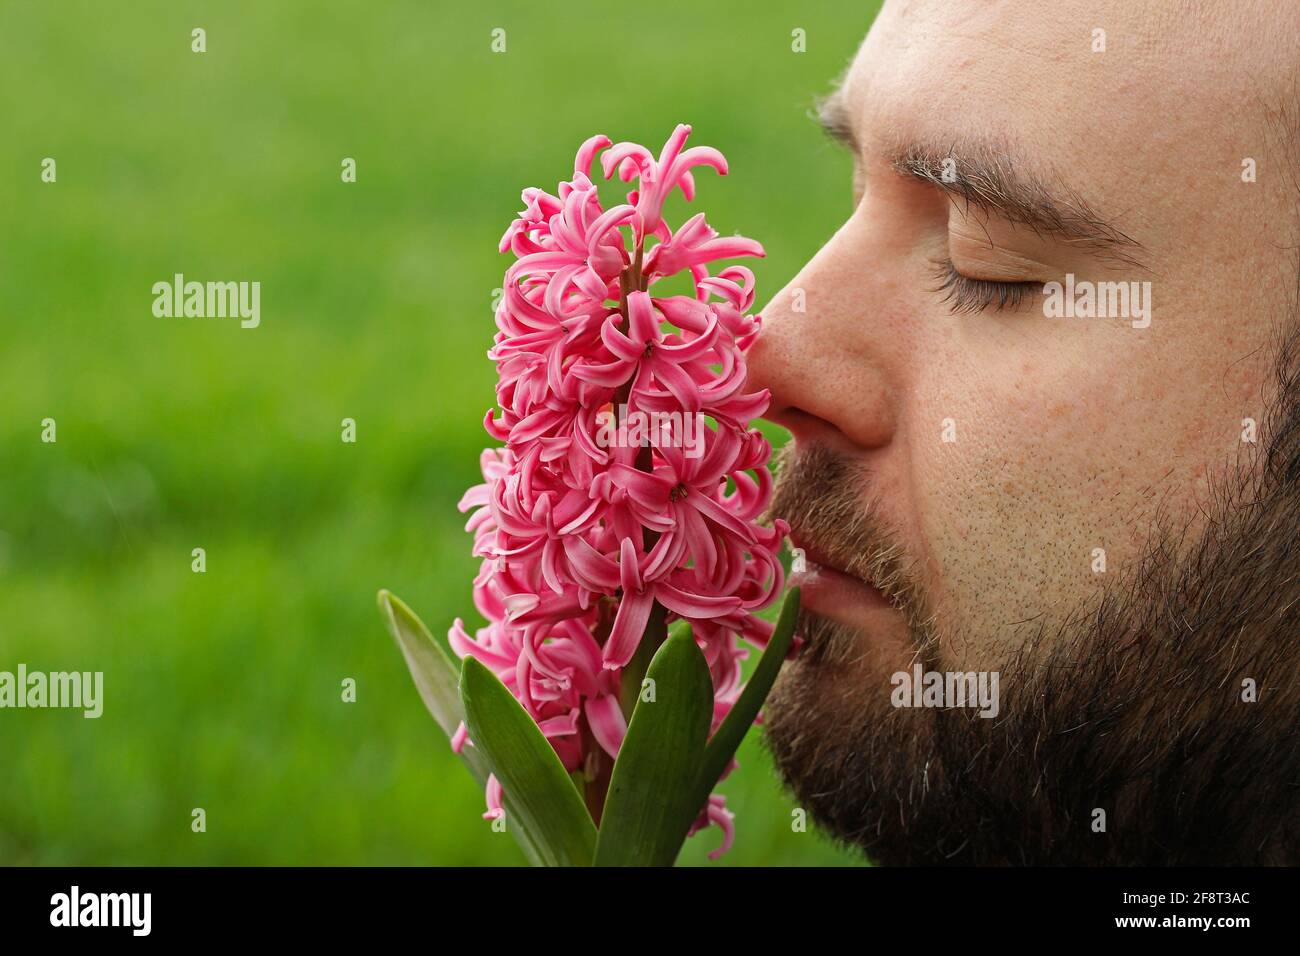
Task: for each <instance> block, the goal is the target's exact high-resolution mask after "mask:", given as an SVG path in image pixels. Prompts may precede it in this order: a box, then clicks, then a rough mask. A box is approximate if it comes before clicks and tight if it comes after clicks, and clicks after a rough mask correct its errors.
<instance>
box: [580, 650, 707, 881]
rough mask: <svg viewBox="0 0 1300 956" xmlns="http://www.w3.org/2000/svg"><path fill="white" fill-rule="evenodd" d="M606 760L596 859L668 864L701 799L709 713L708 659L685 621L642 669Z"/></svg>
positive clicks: (605, 862) (601, 863) (604, 862)
mask: <svg viewBox="0 0 1300 956" xmlns="http://www.w3.org/2000/svg"><path fill="white" fill-rule="evenodd" d="M646 676H647V677H649V678H650V679H651V680H653V681H654V693H655V699H654V700H653V701H648V700H645V699H644V698H643V699H640V700H638V702H637V705H636V709H635V710H633V712H632V720H631V722H630V723H629V724H628V728H627V736H626V737H624V739H623V745H622V747H621V748H620V749H619V752H618V760H616V761H615V763H614V773H613V776H612V777H611V778H610V784H609V795H608V796H607V797H606V799H605V810H604V813H603V814H602V815H601V821H600V837H599V839H598V841H597V843H596V865H597V866H672V865H673V861H674V860H676V859H677V853H678V851H679V850H680V849H681V846H682V842H683V841H684V840H685V839H686V833H687V831H688V830H689V829H690V827H691V823H692V821H694V819H695V816H696V814H697V813H698V812H699V809H700V807H701V806H702V805H703V801H694V800H693V797H692V794H693V793H694V791H695V789H696V788H695V782H696V781H697V780H698V779H699V775H700V767H701V761H702V759H703V756H704V743H705V741H706V740H707V739H708V735H709V723H710V720H711V717H712V714H713V680H712V678H711V677H710V676H709V665H708V663H707V662H706V661H705V660H704V655H703V654H702V653H701V652H700V649H699V647H697V646H696V644H695V639H694V638H693V637H691V634H690V630H689V628H687V629H679V628H674V629H673V634H672V636H671V637H669V638H668V639H667V640H666V641H664V643H663V645H662V646H661V647H660V648H659V650H658V652H657V653H656V654H655V656H654V659H653V660H651V662H650V668H649V670H648V671H647V674H646Z"/></svg>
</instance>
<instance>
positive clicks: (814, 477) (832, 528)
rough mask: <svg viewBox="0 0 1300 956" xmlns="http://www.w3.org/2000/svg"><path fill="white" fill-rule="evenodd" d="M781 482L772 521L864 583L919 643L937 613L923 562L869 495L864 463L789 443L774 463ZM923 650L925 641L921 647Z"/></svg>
mask: <svg viewBox="0 0 1300 956" xmlns="http://www.w3.org/2000/svg"><path fill="white" fill-rule="evenodd" d="M775 464H776V470H777V481H776V489H775V492H774V494H773V497H772V503H771V506H770V507H769V515H768V517H769V518H783V519H784V520H785V521H786V522H787V523H788V524H789V525H790V529H791V537H792V538H794V539H795V540H796V541H797V542H798V544H799V545H801V546H803V547H804V548H806V549H807V550H809V551H811V552H816V554H817V557H818V558H819V559H821V560H819V561H818V562H817V563H819V564H827V565H830V566H832V567H834V568H836V569H838V570H841V571H843V572H845V573H846V574H849V575H852V576H853V577H856V578H858V579H859V580H862V581H865V582H866V583H868V584H870V585H871V586H872V587H874V588H876V590H878V591H880V593H881V594H883V595H884V596H885V597H886V599H888V600H889V601H890V603H892V604H893V605H894V606H895V607H897V608H898V609H899V610H901V611H902V612H903V613H904V615H905V616H906V619H907V622H908V626H909V629H910V630H911V632H912V633H913V635H916V636H917V637H918V639H919V638H920V637H921V636H922V635H925V634H927V633H928V632H929V630H930V628H931V625H932V622H933V614H932V613H931V611H930V602H929V600H928V598H927V596H926V591H925V589H924V588H923V587H922V585H921V583H920V581H919V579H918V576H917V574H916V567H917V562H916V561H915V560H914V559H913V558H912V557H911V556H910V554H909V553H908V551H907V549H906V548H905V547H904V546H903V545H902V543H901V541H900V536H899V535H898V534H897V533H896V532H895V530H894V529H893V528H892V527H891V526H890V524H889V522H888V521H887V519H886V518H885V516H884V514H883V513H882V510H881V508H880V505H879V501H878V500H877V499H874V498H872V497H871V496H870V482H871V475H870V472H869V471H868V469H867V468H866V467H865V466H864V465H862V464H861V463H860V462H857V461H854V460H853V459H851V458H849V457H848V456H846V455H842V454H839V453H837V452H835V451H832V450H831V449H829V448H827V447H826V446H824V445H811V446H809V447H806V448H799V447H797V446H795V445H794V444H793V443H791V444H787V445H786V446H785V447H783V448H782V449H781V450H780V451H779V452H778V453H777V455H776V458H775ZM918 643H919V641H918Z"/></svg>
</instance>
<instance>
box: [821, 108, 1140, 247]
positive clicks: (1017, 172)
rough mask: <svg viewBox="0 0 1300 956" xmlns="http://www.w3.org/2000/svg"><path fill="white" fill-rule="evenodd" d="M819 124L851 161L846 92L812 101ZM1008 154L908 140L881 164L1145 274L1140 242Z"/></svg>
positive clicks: (853, 147)
mask: <svg viewBox="0 0 1300 956" xmlns="http://www.w3.org/2000/svg"><path fill="white" fill-rule="evenodd" d="M817 122H818V124H819V125H820V126H821V128H822V130H823V131H825V133H826V135H827V136H829V137H830V138H831V139H832V140H834V141H835V142H837V143H839V144H840V145H841V146H843V147H844V148H846V149H847V150H849V151H850V152H851V153H852V154H853V155H854V156H855V157H860V156H861V155H862V148H861V146H860V144H859V143H858V138H857V135H856V133H855V132H854V129H853V122H852V117H851V114H850V112H849V110H848V107H847V105H846V104H845V102H844V92H843V88H842V87H841V88H837V89H836V90H835V91H834V92H833V93H831V94H830V95H829V96H826V97H823V98H821V99H819V100H818V101H817ZM1012 155H1013V154H1012V152H1011V151H1010V150H1009V149H1007V148H1005V147H1002V146H1001V145H999V144H996V143H992V142H989V141H986V140H958V141H953V142H950V143H948V144H946V145H939V144H937V143H925V142H905V143H901V144H899V145H897V146H896V147H894V148H893V149H890V150H887V152H886V159H887V160H888V162H889V164H890V165H891V166H892V167H893V168H894V170H895V171H896V172H898V173H900V174H902V175H904V176H908V177H910V178H912V179H916V180H919V181H921V182H925V183H929V184H930V185H932V186H935V187H937V188H939V189H941V190H943V191H944V192H945V193H947V194H948V195H949V196H950V197H951V198H953V199H954V200H961V201H962V202H963V203H964V204H965V205H966V207H967V208H969V206H970V205H971V204H974V205H976V206H978V207H980V208H983V209H987V210H993V211H996V212H997V213H998V214H1000V215H1001V216H1002V218H1004V219H1006V220H1007V221H1008V222H1012V223H1017V224H1019V225H1023V226H1027V227H1028V228H1030V229H1032V230H1033V231H1034V232H1035V233H1037V234H1039V235H1046V236H1051V237H1053V238H1056V239H1059V240H1061V241H1063V242H1066V243H1069V244H1071V245H1074V246H1078V247H1080V248H1082V249H1084V250H1086V251H1088V252H1091V253H1094V254H1097V255H1099V256H1101V257H1104V258H1109V259H1114V260H1116V261H1119V262H1123V263H1125V264H1127V265H1132V266H1136V267H1138V268H1142V269H1145V268H1146V266H1145V265H1144V264H1143V263H1142V261H1141V260H1140V259H1139V254H1140V253H1141V252H1142V251H1143V247H1142V244H1141V243H1140V242H1138V241H1137V240H1136V239H1134V238H1133V237H1132V236H1130V235H1128V234H1127V233H1125V232H1124V231H1123V230H1121V229H1120V228H1119V227H1118V226H1116V225H1115V224H1114V223H1113V222H1111V221H1108V220H1107V219H1106V218H1104V217H1103V216H1102V215H1101V214H1099V213H1098V212H1097V211H1096V210H1095V209H1094V208H1093V207H1092V205H1091V204H1089V203H1088V202H1087V201H1086V200H1085V199H1084V198H1083V197H1082V196H1080V195H1079V194H1078V193H1077V192H1075V191H1074V190H1072V189H1070V188H1068V187H1065V186H1064V185H1055V187H1054V188H1053V185H1052V184H1049V182H1048V181H1047V180H1046V179H1045V178H1043V177H1041V176H1038V175H1036V174H1034V173H1033V172H1031V171H1029V170H1028V169H1026V168H1025V167H1024V165H1023V164H1021V163H1017V162H1016V161H1015V160H1014V159H1013V158H1012Z"/></svg>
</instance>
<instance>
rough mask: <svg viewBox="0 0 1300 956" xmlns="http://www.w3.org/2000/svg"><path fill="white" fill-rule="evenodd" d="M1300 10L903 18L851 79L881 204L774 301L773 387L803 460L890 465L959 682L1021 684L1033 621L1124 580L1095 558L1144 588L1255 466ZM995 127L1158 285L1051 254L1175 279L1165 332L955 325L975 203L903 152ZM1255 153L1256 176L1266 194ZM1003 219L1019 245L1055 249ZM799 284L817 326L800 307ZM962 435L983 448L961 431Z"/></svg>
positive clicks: (768, 375) (767, 346)
mask: <svg viewBox="0 0 1300 956" xmlns="http://www.w3.org/2000/svg"><path fill="white" fill-rule="evenodd" d="M1286 10H1287V8H1286V6H1285V5H1279V4H1268V3H1260V4H1248V3H1243V4H1232V5H1228V8H1224V9H1218V10H1213V11H1204V10H1201V11H1198V12H1197V13H1196V14H1195V15H1190V14H1185V13H1184V14H1175V13H1171V12H1170V10H1169V8H1168V6H1167V5H1164V4H1161V3H1141V2H1133V0H1124V2H1106V3H1100V4H1098V3H1093V2H1087V3H1084V2H1073V0H1070V2H1061V3H1055V4H1053V12H1052V15H1051V16H1044V15H1043V11H1042V9H1041V5H1040V4H1038V3H1030V2H1023V3H1018V2H1010V3H998V4H988V5H984V4H953V3H950V2H946V0H945V2H914V3H887V4H886V5H885V8H884V10H883V11H882V12H881V14H880V17H879V18H878V20H877V21H876V23H875V24H874V26H873V27H872V30H871V32H870V34H869V35H868V37H867V38H866V40H865V42H864V43H863V45H862V47H861V49H860V51H859V53H858V55H857V56H856V58H855V60H854V62H853V65H852V67H851V69H850V71H849V73H848V75H847V77H846V80H845V84H844V89H845V97H846V102H847V105H848V108H849V111H850V114H851V117H852V123H853V126H854V130H855V134H856V136H857V138H858V141H859V144H860V146H861V156H860V157H859V165H860V169H859V178H860V181H861V185H862V190H863V195H862V197H861V200H860V201H859V202H858V203H857V205H856V208H854V209H853V212H852V215H851V216H850V217H849V218H848V220H847V221H846V222H845V223H844V224H843V225H842V226H840V227H839V229H838V230H837V231H836V232H835V233H834V235H833V236H831V237H830V238H829V239H828V241H827V242H826V244H825V246H824V247H823V248H822V249H821V250H820V251H819V252H818V253H817V254H816V255H815V256H814V257H813V258H812V260H811V261H809V262H808V263H807V265H806V266H805V267H804V268H803V269H802V270H801V271H800V272H799V274H798V275H796V276H795V277H794V278H793V279H791V280H790V283H789V285H788V286H787V287H786V288H785V289H784V290H782V291H781V292H780V293H778V294H777V295H776V296H775V297H774V299H773V300H772V301H771V302H770V303H769V304H768V306H767V307H766V308H765V309H764V310H763V316H764V332H763V334H762V336H761V337H760V339H759V340H758V342H757V344H756V345H755V346H754V348H753V349H752V352H751V355H750V363H751V364H750V372H751V384H753V385H755V386H757V387H767V388H770V389H771V390H772V393H773V399H774V400H773V407H772V410H771V412H770V415H769V417H771V418H772V419H774V420H775V421H777V422H780V423H782V424H784V425H786V426H787V427H788V428H790V430H791V432H792V434H793V438H794V441H795V442H796V444H798V445H805V444H825V445H828V446H830V447H832V448H834V449H836V450H837V451H840V452H842V453H844V454H847V455H850V456H852V457H853V458H854V459H855V460H857V461H860V462H861V463H863V464H864V465H865V466H867V468H868V469H869V471H870V474H871V475H872V482H871V487H870V488H869V489H868V490H869V492H870V494H871V495H872V496H873V497H878V498H879V500H880V503H881V508H882V509H883V511H884V513H885V515H886V516H887V517H888V519H889V521H890V523H891V525H892V526H894V527H895V528H896V529H897V531H898V533H899V535H900V536H901V538H902V540H903V542H904V543H905V545H906V547H907V549H908V551H909V553H910V554H911V555H912V556H913V557H914V558H915V559H916V561H917V562H918V567H919V569H920V574H921V576H922V583H923V585H924V586H925V588H926V590H927V593H928V595H929V597H930V599H931V601H932V605H933V609H934V611H935V613H936V622H937V632H938V634H939V635H940V637H941V639H943V638H945V635H952V634H956V633H958V632H960V633H961V634H962V635H963V637H962V639H961V640H960V641H957V640H953V641H952V644H951V646H946V647H943V648H942V652H943V653H945V654H947V655H948V658H947V659H948V660H950V661H951V663H952V665H953V666H954V667H957V666H960V667H962V668H974V669H987V670H995V669H998V668H999V667H1000V666H1001V665H1002V664H1003V663H1005V661H1006V660H1007V658H1008V657H1009V655H1011V654H1012V653H1014V651H1015V650H1016V649H1017V648H1018V647H1020V645H1021V644H1022V643H1023V641H1024V640H1025V635H1026V633H1027V628H1026V626H1025V625H1018V624H1017V623H1016V622H1023V621H1027V620H1033V621H1034V622H1036V624H1043V625H1046V626H1048V627H1049V628H1050V627H1052V626H1055V625H1060V624H1061V623H1063V622H1064V621H1065V620H1066V618H1067V616H1068V615H1069V614H1070V612H1071V611H1073V610H1075V609H1077V608H1080V607H1083V606H1086V604H1087V602H1088V601H1089V600H1090V599H1091V598H1092V597H1093V596H1095V595H1096V593H1097V591H1098V588H1099V587H1101V586H1102V582H1101V581H1100V580H1099V578H1100V577H1102V576H1099V575H1096V574H1095V573H1094V572H1093V570H1092V562H1093V549H1095V548H1103V549H1105V552H1106V567H1107V571H1106V574H1107V575H1120V574H1123V573H1124V572H1125V571H1126V570H1127V569H1129V568H1130V567H1131V566H1132V564H1133V563H1134V562H1135V561H1136V560H1137V559H1138V558H1139V557H1140V556H1141V555H1142V554H1143V552H1144V548H1145V547H1146V546H1147V545H1148V543H1149V540H1150V537H1151V534H1152V531H1153V528H1154V526H1155V525H1154V523H1155V521H1156V519H1157V516H1158V515H1164V516H1165V517H1166V518H1170V519H1172V520H1174V521H1175V522H1177V521H1190V522H1192V523H1193V526H1195V522H1196V520H1197V513H1198V506H1199V505H1201V504H1202V503H1203V502H1204V500H1205V498H1206V495H1207V493H1208V489H1209V488H1210V486H1211V483H1212V482H1214V481H1216V480H1217V479H1219V478H1220V477H1222V476H1224V475H1226V474H1228V473H1229V472H1230V471H1231V469H1232V468H1233V467H1234V466H1235V464H1236V463H1237V462H1238V460H1239V456H1240V455H1241V441H1240V431H1241V420H1242V419H1243V418H1245V417H1254V418H1256V419H1259V418H1260V417H1261V415H1262V414H1263V410H1264V408H1265V405H1266V402H1267V400H1268V398H1269V389H1270V384H1271V377H1270V376H1271V372H1272V352H1271V350H1270V348H1269V346H1270V342H1271V336H1272V335H1273V334H1274V332H1275V329H1276V325H1277V323H1278V321H1279V320H1280V319H1281V317H1282V316H1283V315H1284V314H1285V313H1286V312H1287V292H1288V290H1289V289H1290V288H1292V286H1293V284H1294V280H1295V274H1294V259H1293V256H1292V255H1291V253H1290V252H1289V251H1288V250H1289V249H1291V248H1293V246H1294V242H1295V238H1294V237H1295V229H1296V203H1295V194H1294V191H1293V190H1294V186H1293V184H1292V183H1291V182H1290V181H1289V180H1288V177H1287V176H1285V175H1283V174H1282V170H1284V169H1285V168H1287V164H1288V163H1289V162H1290V161H1291V160H1289V159H1288V158H1287V157H1286V156H1285V155H1284V154H1283V153H1282V152H1281V151H1280V150H1278V149H1277V148H1276V144H1275V142H1274V140H1272V139H1270V135H1269V128H1268V123H1267V122H1266V120H1265V116H1264V110H1265V104H1267V103H1268V102H1269V101H1270V99H1271V100H1276V101H1279V102H1280V101H1284V100H1285V97H1286V96H1287V95H1288V91H1291V92H1294V85H1293V84H1294V82H1295V80H1294V75H1295V72H1296V67H1297V56H1296V53H1295V50H1296V49H1297V48H1300V43H1298V40H1297V28H1298V26H1297V21H1296V19H1295V17H1294V8H1290V10H1291V12H1290V14H1287V13H1286ZM1096 25H1104V26H1105V29H1106V31H1107V51H1106V52H1105V53H1101V54H1098V53H1094V52H1093V51H1092V50H1091V30H1092V27H1093V26H1096ZM970 134H993V135H996V136H998V137H1001V138H1002V139H1004V140H1005V141H1006V142H1008V143H1010V144H1013V148H1014V149H1015V150H1016V151H1017V155H1018V156H1020V157H1023V158H1025V159H1026V160H1027V161H1029V162H1030V163H1032V165H1033V166H1034V168H1035V169H1036V170H1042V171H1046V172H1047V173H1048V174H1050V175H1054V176H1056V177H1058V178H1059V179H1060V180H1061V181H1063V182H1064V183H1065V184H1067V185H1068V186H1069V187H1070V188H1071V189H1073V190H1074V191H1076V192H1077V193H1078V194H1080V195H1082V196H1085V197H1086V198H1087V200H1088V202H1089V203H1090V204H1091V205H1092V206H1094V207H1095V208H1096V209H1097V210H1098V211H1101V212H1104V214H1105V215H1106V217H1107V218H1108V219H1111V220H1114V221H1116V222H1117V223H1118V225H1119V227H1120V228H1121V229H1123V230H1124V231H1125V232H1126V233H1127V234H1129V235H1131V236H1132V237H1133V238H1135V239H1136V240H1138V241H1139V242H1140V243H1141V245H1142V259H1143V261H1144V262H1145V263H1146V264H1147V266H1148V269H1147V270H1139V269H1137V268H1135V267H1134V266H1131V265H1128V264H1124V263H1118V262H1113V261H1106V260H1104V259H1102V258H1100V257H1098V256H1094V255H1091V254H1089V253H1088V252H1086V251H1084V250H1079V249H1072V248H1070V247H1068V246H1066V245H1060V244H1058V245H1055V246H1052V247H1051V248H1050V249H1047V250H1046V252H1044V250H1043V246H1042V244H1041V243H1039V244H1037V245H1035V247H1034V258H1035V259H1040V258H1041V257H1042V256H1044V255H1047V256H1050V258H1051V262H1050V263H1049V265H1050V266H1051V267H1052V269H1053V270H1055V273H1053V274H1056V275H1059V274H1063V273H1065V272H1067V271H1068V272H1073V273H1074V274H1075V275H1076V276H1078V277H1079V278H1088V279H1091V280H1093V281H1107V280H1110V281H1150V282H1151V301H1152V303H1153V309H1152V313H1151V325H1150V327H1149V328H1145V329H1134V328H1132V327H1131V325H1130V323H1129V321H1128V320H1127V319H1105V320H1070V319H1064V318H1046V317H1044V315H1043V314H1042V309H1041V306H1040V305H1038V304H1035V303H1032V302H1031V303H1030V304H1029V305H1028V306H1027V307H1026V308H1024V309H1022V310H1020V311H1018V312H1016V313H1014V314H1013V313H996V312H992V311H989V312H985V313H982V314H973V315H960V314H957V315H955V314H953V313H952V311H951V310H950V308H949V306H948V305H947V304H946V303H945V302H944V301H943V298H942V296H941V295H939V294H936V293H935V292H934V282H933V280H932V277H931V274H932V271H933V270H932V268H931V266H930V265H929V261H930V259H931V258H932V257H933V255H934V254H935V252H936V251H938V252H942V251H943V250H944V249H945V247H946V244H947V241H948V235H949V231H950V229H956V228H958V227H959V224H960V223H963V222H964V221H965V220H964V216H963V213H962V212H961V210H959V209H958V208H957V207H956V206H954V204H953V203H951V202H950V201H949V200H948V199H947V198H946V197H945V196H943V195H942V194H940V193H939V192H938V190H936V189H934V188H933V187H931V186H929V185H927V184H923V183H917V182H914V181H910V180H905V179H904V178H902V177H900V176H899V175H898V174H897V173H896V172H895V171H894V170H892V169H891V168H890V167H889V165H888V164H887V163H886V162H885V161H884V160H883V159H882V158H881V153H882V151H883V147H884V145H885V144H886V143H888V142H897V141H899V140H908V139H911V138H917V139H937V140H939V141H944V140H951V139H953V138H954V137H955V136H956V135H970ZM1245 156H1253V157H1255V158H1256V159H1257V160H1258V162H1259V168H1260V170H1261V174H1260V177H1259V181H1258V182H1256V183H1253V184H1244V183H1242V182H1241V178H1240V172H1241V161H1242V158H1243V157H1245ZM845 188H846V191H847V190H848V188H849V185H848V184H847V183H846V184H845ZM971 215H978V213H971ZM988 227H989V230H990V235H992V236H994V238H995V239H996V240H997V241H998V242H999V243H1002V242H1006V243H1008V244H1010V245H1014V244H1015V243H1018V242H1021V241H1028V240H1029V238H1031V237H1027V235H1026V230H1025V229H1024V228H1023V227H1020V228H1016V227H1008V226H1006V225H1005V224H1004V225H1002V226H1001V227H998V226H997V224H996V223H992V222H990V223H988ZM993 255H994V258H995V259H996V254H993ZM1051 277H1052V275H1045V276H1044V278H1045V279H1046V278H1051ZM796 288H797V289H802V290H804V292H805V294H806V297H807V311H806V313H795V312H793V311H792V310H791V309H790V298H791V292H792V290H793V289H796ZM946 418H951V419H953V420H955V423H956V431H957V440H956V442H955V443H944V442H942V441H941V440H940V435H941V423H942V422H943V420H944V419H946ZM861 679H862V680H867V678H866V677H863V678H861ZM871 679H873V680H879V679H880V675H873V677H872V678H871Z"/></svg>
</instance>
